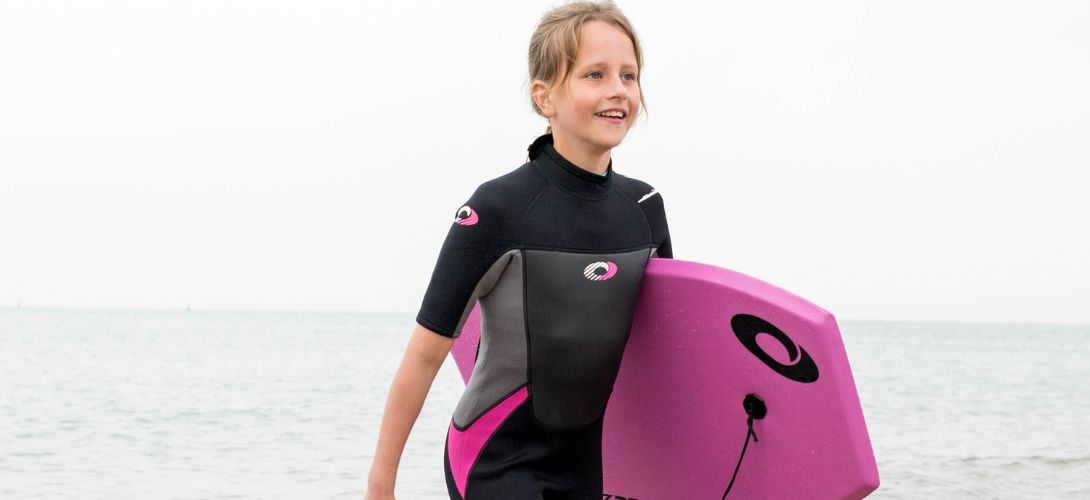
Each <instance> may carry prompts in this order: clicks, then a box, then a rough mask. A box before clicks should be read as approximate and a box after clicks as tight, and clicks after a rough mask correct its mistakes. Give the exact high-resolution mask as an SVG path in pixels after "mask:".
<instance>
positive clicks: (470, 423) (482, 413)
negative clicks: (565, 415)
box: [450, 384, 528, 432]
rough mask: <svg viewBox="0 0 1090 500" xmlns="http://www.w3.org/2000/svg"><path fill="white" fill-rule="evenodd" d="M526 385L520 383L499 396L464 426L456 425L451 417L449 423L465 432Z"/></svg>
mask: <svg viewBox="0 0 1090 500" xmlns="http://www.w3.org/2000/svg"><path fill="white" fill-rule="evenodd" d="M527 385H528V384H521V385H519V386H518V387H516V388H515V390H513V391H511V392H509V393H507V394H505V395H503V396H502V397H500V399H498V400H496V402H495V403H492V404H490V405H488V407H487V408H485V409H484V410H482V411H481V413H480V414H479V415H477V416H476V417H473V420H470V421H469V423H467V424H466V425H465V426H460V425H458V422H455V421H454V419H453V418H452V419H450V425H453V426H454V428H455V429H458V431H459V432H465V431H467V430H469V428H470V427H473V424H475V423H477V421H478V420H480V419H481V417H483V416H484V414H485V413H488V412H489V411H492V409H493V408H495V407H497V406H499V405H500V404H501V403H503V402H504V401H507V399H508V398H510V397H511V396H514V395H515V393H516V392H518V391H521V390H522V388H523V387H526V386H527ZM512 413H513V412H512Z"/></svg>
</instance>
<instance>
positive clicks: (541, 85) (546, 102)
mask: <svg viewBox="0 0 1090 500" xmlns="http://www.w3.org/2000/svg"><path fill="white" fill-rule="evenodd" d="M530 96H531V97H533V99H534V103H536V104H537V107H538V108H540V109H541V113H542V114H543V115H545V117H546V118H552V117H553V116H554V115H556V109H555V108H554V107H553V98H552V93H551V92H550V88H549V85H548V84H546V83H545V82H544V81H543V80H534V82H533V83H531V84H530Z"/></svg>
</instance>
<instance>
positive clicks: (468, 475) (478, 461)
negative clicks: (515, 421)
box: [451, 387, 530, 500]
mask: <svg viewBox="0 0 1090 500" xmlns="http://www.w3.org/2000/svg"><path fill="white" fill-rule="evenodd" d="M520 389H521V387H520ZM527 391H529V388H527ZM515 392H518V391H517V390H516V391H515ZM512 394H514V393H512ZM529 400H530V398H529V397H527V398H526V399H524V400H523V401H522V403H519V405H518V406H516V407H515V408H514V409H512V410H511V413H508V414H507V416H506V417H504V419H503V421H502V422H500V424H499V425H497V426H496V429H495V430H493V431H492V433H491V434H489V435H488V437H487V438H485V440H484V443H485V444H484V446H481V450H480V451H479V452H477V457H476V458H475V459H474V460H473V465H471V466H469V470H467V471H466V482H465V485H466V486H465V489H466V492H465V495H463V496H462V499H463V500H465V499H468V498H469V487H470V485H471V484H472V483H471V482H470V481H469V478H471V477H473V471H474V470H476V469H477V466H478V465H480V464H481V454H482V453H484V450H485V448H487V447H488V444H489V442H491V441H492V437H493V436H495V435H496V433H497V432H500V429H502V428H503V426H504V424H506V423H507V421H508V420H511V417H513V416H514V415H515V412H516V411H518V409H519V406H522V405H524V404H526V403H527V402H528V401H529ZM453 423H454V421H453V420H451V424H453ZM456 428H457V426H456Z"/></svg>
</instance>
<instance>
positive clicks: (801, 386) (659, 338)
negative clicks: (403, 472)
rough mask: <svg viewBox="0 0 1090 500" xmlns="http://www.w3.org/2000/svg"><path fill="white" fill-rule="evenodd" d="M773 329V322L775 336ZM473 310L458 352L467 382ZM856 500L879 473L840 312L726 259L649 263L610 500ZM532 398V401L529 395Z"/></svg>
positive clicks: (614, 419)
mask: <svg viewBox="0 0 1090 500" xmlns="http://www.w3.org/2000/svg"><path fill="white" fill-rule="evenodd" d="M773 330H777V332H774V331H773ZM479 338H480V309H479V306H478V307H476V308H474V311H473V312H472V313H471V315H470V316H469V318H468V319H467V321H466V323H465V326H464V327H463V330H462V334H461V336H460V337H459V338H458V339H457V340H456V341H455V343H454V345H453V347H452V349H451V353H452V355H453V357H454V359H455V361H456V362H457V364H458V369H459V371H460V372H461V374H462V378H463V380H467V381H468V379H469V376H470V374H471V373H472V370H473V362H474V358H475V356H476V351H477V342H478V340H479ZM747 394H756V395H757V396H758V397H760V398H761V399H762V400H763V401H764V403H765V405H766V407H767V415H766V416H765V417H764V418H763V419H760V420H755V421H754V424H753V430H754V432H755V434H756V435H757V438H758V441H756V442H752V441H751V442H749V444H748V448H747V449H746V452H745V457H744V458H743V460H742V464H741V466H740V468H739V470H738V474H737V478H736V479H735V482H734V484H733V486H732V487H731V490H730V494H729V496H728V497H727V498H743V499H755V498H758V499H783V498H792V499H794V498H813V499H857V498H863V497H865V496H867V495H868V494H869V493H870V492H872V491H874V490H875V489H877V488H878V468H877V465H876V464H875V460H874V452H873V451H872V449H871V444H870V438H869V436H868V435H867V428H866V424H865V423H864V421H863V411H862V408H861V406H860V403H859V396H858V394H857V392H856V389H855V382H854V380H853V379H852V372H851V368H850V367H849V365H848V358H847V354H846V353H845V350H844V344H843V342H842V340H841V337H840V330H839V328H838V327H837V324H836V320H835V319H834V318H833V316H832V314H830V313H828V312H826V311H825V310H823V309H821V308H820V307H817V306H816V305H814V304H811V303H810V302H808V301H806V300H804V299H802V298H800V297H798V296H796V295H794V294H791V293H790V292H787V291H785V290H781V289H779V288H776V287H774V286H772V285H769V284H767V283H764V282H762V281H759V280H757V279H754V278H751V277H749V276H746V275H743V274H740V273H736V272H733V271H730V270H727V269H723V268H720V267H715V266H711V265H707V264H701V263H698V262H688V261H682V260H674V259H651V261H650V262H649V263H648V265H647V269H646V274H645V276H644V281H643V284H642V287H641V290H640V296H639V299H638V302H637V305H636V314H635V318H634V320H633V324H632V332H631V336H630V337H629V340H628V344H627V346H626V349H625V352H624V358H623V360H622V362H621V367H620V372H619V373H618V376H617V380H616V383H615V384H614V387H613V394H612V396H611V397H610V400H609V404H608V406H607V407H606V415H605V422H604V428H603V437H602V439H603V443H602V446H603V450H602V452H603V468H604V473H605V491H604V492H603V499H604V500H605V499H609V500H619V499H632V500H658V499H693V500H702V499H709V500H711V499H720V498H722V495H723V493H724V491H725V490H726V488H727V485H728V483H730V480H731V476H732V474H733V473H734V470H735V466H736V465H737V463H738V458H739V454H740V453H741V452H742V447H743V445H744V444H745V442H746V435H747V425H746V418H747V415H746V412H745V411H744V410H743V407H742V400H743V398H744V397H745V396H746V395H747ZM531 397H532V395H531Z"/></svg>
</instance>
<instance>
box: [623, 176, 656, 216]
mask: <svg viewBox="0 0 1090 500" xmlns="http://www.w3.org/2000/svg"><path fill="white" fill-rule="evenodd" d="M612 175H615V176H616V178H614V180H613V185H614V186H615V187H616V188H617V189H619V190H620V191H621V192H622V193H624V195H625V196H626V197H628V198H629V199H631V200H632V201H633V202H635V203H637V204H638V205H640V207H641V208H643V209H644V211H647V210H648V209H650V208H651V207H657V208H659V209H661V207H662V195H661V194H659V191H658V189H656V188H655V187H654V186H652V185H651V184H648V183H647V182H644V181H641V180H639V179H637V178H635V177H628V176H626V175H622V174H618V173H617V172H613V174H612Z"/></svg>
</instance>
